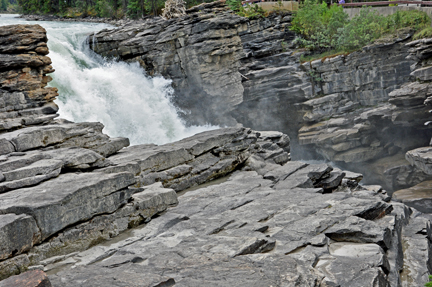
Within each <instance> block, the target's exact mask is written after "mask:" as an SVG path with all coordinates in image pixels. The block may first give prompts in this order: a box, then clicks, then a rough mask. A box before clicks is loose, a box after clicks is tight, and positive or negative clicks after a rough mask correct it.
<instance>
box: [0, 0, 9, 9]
mask: <svg viewBox="0 0 432 287" xmlns="http://www.w3.org/2000/svg"><path fill="white" fill-rule="evenodd" d="M8 4H9V1H8V0H1V3H0V10H1V11H6V10H7V8H8Z"/></svg>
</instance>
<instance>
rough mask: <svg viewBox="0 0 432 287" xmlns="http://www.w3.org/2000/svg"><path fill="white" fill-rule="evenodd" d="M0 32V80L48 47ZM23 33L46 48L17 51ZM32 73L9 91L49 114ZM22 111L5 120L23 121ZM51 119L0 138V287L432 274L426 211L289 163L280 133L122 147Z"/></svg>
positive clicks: (324, 170) (94, 126) (244, 131)
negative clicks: (0, 57) (3, 62)
mask: <svg viewBox="0 0 432 287" xmlns="http://www.w3.org/2000/svg"><path fill="white" fill-rule="evenodd" d="M210 5H216V6H217V5H220V4H218V3H216V4H210ZM201 7H203V6H201ZM204 7H207V6H204ZM195 9H200V8H199V7H198V8H195ZM224 13H225V12H224ZM228 14H229V13H227V17H228ZM229 17H231V16H229ZM279 20H280V19H279ZM242 21H243V20H242ZM23 27H24V28H23ZM197 27H198V26H197ZM0 33H3V34H4V35H6V36H4V38H0V41H4V42H5V43H15V44H13V45H12V44H11V46H10V47H9V46H7V45H3V47H8V48H7V49H8V51H15V52H16V53H15V52H10V53H12V54H8V53H9V52H6V48H4V51H5V52H4V53H3V54H4V55H5V56H4V58H5V59H12V60H8V61H9V62H8V63H9V64H8V66H5V68H4V74H0V76H2V75H9V72H10V71H15V70H14V69H15V68H14V67H16V66H17V65H23V64H22V62H21V60H20V59H21V58H32V57H42V56H40V55H38V54H37V53H38V52H37V51H38V50H39V51H40V50H41V49H40V48H41V47H42V48H46V36H44V35H45V31H44V30H43V29H42V28H41V27H40V26H5V27H1V28H0ZM22 34H24V36H25V38H26V39H35V38H37V37H39V38H37V39H39V40H37V41H36V40H34V41H33V40H29V41H28V42H25V41H24V40H17V41H16V42H13V41H14V40H13V39H24V36H23V35H22ZM38 35H39V36H38ZM32 41H33V42H32ZM253 41H255V40H254V39H253V38H251V40H250V43H252V42H253ZM25 43H30V44H25ZM279 44H280V43H279ZM26 45H27V46H26ZM15 46H16V47H15ZM14 47H15V48H14ZM26 47H27V48H26ZM250 47H253V45H252V44H251V45H250ZM0 49H2V48H0ZM252 50H254V49H252V48H251V51H252ZM257 50H258V49H255V51H257ZM14 53H15V54H14ZM44 53H45V52H44ZM45 54H46V53H45ZM43 57H45V58H43V59H44V61H45V62H46V64H47V63H49V60H48V58H47V57H46V56H43ZM13 59H15V60H13ZM38 59H39V58H38ZM14 61H16V62H17V63H15V62H14ZM33 61H36V60H31V61H28V62H26V63H27V64H26V65H28V66H29V67H27V66H23V67H22V66H19V67H20V70H19V71H18V72H20V71H21V72H22V73H27V72H25V71H28V70H27V69H30V70H31V68H30V67H33V66H32V65H33V64H32V63H33ZM47 65H48V64H47ZM252 66H253V65H252V64H251V68H250V73H251V74H254V73H255V76H256V77H257V79H258V78H259V77H258V76H259V73H258V72H256V71H257V70H256V69H255V68H252ZM37 67H39V66H37ZM42 69H43V70H42V72H43V71H44V70H46V69H45V68H42ZM266 69H268V68H266ZM284 69H286V67H285V68H282V70H284ZM254 71H255V72H254ZM18 72H17V73H18ZM266 73H267V71H266V72H265V73H263V74H262V76H263V78H261V81H266V80H265V79H266V77H268V74H267V76H265V75H266ZM35 75H36V74H35ZM37 75H39V76H37V77H36V76H35V77H33V78H29V77H27V76H26V75H24V74H21V76H20V77H19V78H20V81H21V83H20V84H19V85H18V86H19V87H21V86H22V87H25V86H29V85H30V83H32V85H33V86H32V87H33V89H31V88H28V89H27V90H25V91H24V90H23V92H22V93H21V94H19V93H15V94H10V93H9V91H10V89H8V88H7V87H5V86H1V87H0V88H1V89H2V90H1V92H2V95H8V97H9V98H10V97H12V98H13V99H15V98H14V97H17V98H20V99H21V98H23V99H25V100H26V101H27V102H26V103H27V104H28V105H27V106H26V107H31V108H28V109H36V110H38V109H37V107H38V105H39V107H44V106H45V105H46V104H48V103H49V104H50V105H54V104H53V103H52V100H53V97H51V96H50V97H48V98H46V97H44V100H42V99H41V98H32V97H31V96H29V95H33V94H34V93H36V92H37V93H38V94H40V95H48V94H49V92H47V91H51V92H53V91H55V90H53V89H46V88H45V86H44V85H45V84H46V76H45V75H44V74H43V73H41V71H39V74H37ZM249 76H251V75H249ZM5 77H6V76H5ZM251 78H252V76H251ZM268 79H270V78H268ZM6 80H7V79H6ZM6 80H5V78H0V82H2V83H4V82H6ZM299 85H300V86H301V84H299ZM300 86H298V87H296V88H295V89H297V88H299V87H300ZM251 91H252V90H251ZM8 93H9V94H8ZM13 108H14V109H16V110H14V111H16V113H10V114H5V115H9V116H10V118H9V116H8V117H6V116H5V120H4V122H10V121H13V120H14V119H17V118H19V117H18V116H22V115H24V116H26V115H27V114H26V113H23V112H22V111H24V110H25V109H24V108H20V106H19V105H17V106H13ZM20 109H21V110H20ZM51 112H52V111H51ZM51 112H50V113H48V114H49V116H50V118H49V119H47V120H44V121H39V122H35V121H33V122H31V121H27V120H24V119H22V120H21V121H20V125H14V126H13V127H11V126H8V128H7V129H6V128H5V129H3V130H2V131H0V143H1V144H2V149H1V151H2V155H0V240H1V242H2V244H1V245H0V280H2V279H6V278H7V279H6V280H4V281H1V282H0V286H14V285H13V284H15V285H17V284H18V285H21V286H23V285H26V286H51V283H50V281H51V282H52V283H53V286H79V285H82V284H85V285H89V286H135V285H136V284H137V282H140V283H139V284H140V286H141V285H142V286H173V285H176V284H177V285H183V286H194V285H202V284H203V283H204V282H205V283H206V284H207V285H214V286H220V285H227V286H273V285H277V286H282V285H287V286H291V285H298V286H401V285H404V284H407V282H410V283H412V282H415V283H414V284H416V285H421V284H423V283H424V282H426V280H427V272H428V271H429V272H430V271H431V270H432V268H431V267H432V264H431V259H430V255H429V253H427V252H425V251H426V250H430V248H431V242H432V237H431V234H432V232H431V230H430V222H429V218H428V217H427V215H424V214H421V213H419V212H418V211H416V210H414V209H411V208H409V207H408V206H406V205H404V204H402V203H398V202H391V200H390V197H389V196H388V195H387V193H386V192H385V191H383V190H382V188H381V187H379V186H361V185H359V181H360V180H361V179H362V175H360V174H355V173H352V172H348V171H343V170H340V169H337V168H333V167H331V166H329V165H327V164H325V163H321V164H307V163H303V162H299V161H290V139H289V137H288V136H287V135H285V134H283V133H281V132H269V131H266V132H257V131H254V130H251V129H249V128H244V127H242V126H235V127H231V128H224V129H219V130H215V131H208V132H203V133H200V134H197V135H195V136H192V137H189V138H186V139H183V140H180V141H178V142H175V143H170V144H165V145H161V146H156V145H151V144H150V145H149V144H146V145H137V146H131V147H127V146H128V145H129V141H128V139H125V138H109V137H108V136H107V135H105V134H103V133H102V129H103V125H102V124H100V123H79V124H76V123H72V122H67V121H65V120H54V117H55V116H56V115H55V112H54V113H51ZM5 126H6V125H5ZM217 178H220V179H219V181H218V182H210V183H208V184H207V186H200V185H201V184H203V183H207V182H209V181H211V180H213V179H217ZM192 187H193V188H192ZM189 188H191V189H189ZM182 191H183V193H184V194H183V195H181V194H182V193H177V192H182ZM180 195H181V196H180ZM134 227H138V228H135V229H132V230H128V229H131V228H134ZM125 231H127V232H125ZM120 233H123V234H122V236H119V237H117V238H115V239H114V237H116V236H117V235H119V234H120ZM107 240H112V241H110V242H105V241H107ZM402 242H404V243H405V245H404V246H402ZM100 243H103V244H100ZM359 264H360V265H359ZM359 266H362V268H359ZM26 270H32V271H30V272H26V273H23V272H24V271H26ZM41 270H44V271H47V272H48V271H49V274H51V275H49V276H48V277H49V280H48V279H47V278H46V275H45V274H44V273H43V272H42V271H41ZM404 272H405V273H404ZM20 273H23V274H22V275H20V276H13V275H16V274H20ZM55 273H57V274H55ZM11 276H12V277H11ZM8 277H9V278H8ZM221 278H223V280H224V281H221V280H222V279H221ZM83 282H85V283H83Z"/></svg>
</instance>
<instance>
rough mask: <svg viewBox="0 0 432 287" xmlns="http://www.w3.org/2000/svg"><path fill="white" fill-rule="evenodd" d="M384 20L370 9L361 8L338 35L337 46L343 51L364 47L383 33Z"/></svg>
mask: <svg viewBox="0 0 432 287" xmlns="http://www.w3.org/2000/svg"><path fill="white" fill-rule="evenodd" d="M385 25H386V21H385V18H384V17H383V16H381V15H379V14H378V12H377V11H376V10H372V9H371V8H370V7H368V8H362V9H361V10H360V13H359V14H358V15H356V16H355V17H354V18H353V19H352V20H351V21H350V22H349V23H348V24H347V25H346V26H345V27H343V29H341V30H340V34H339V35H338V40H337V44H338V46H339V47H342V48H343V49H344V50H353V49H358V48H360V47H363V46H366V45H368V44H370V43H372V42H373V41H374V40H375V39H378V38H379V37H380V36H381V35H383V33H384V28H383V27H384V26H385Z"/></svg>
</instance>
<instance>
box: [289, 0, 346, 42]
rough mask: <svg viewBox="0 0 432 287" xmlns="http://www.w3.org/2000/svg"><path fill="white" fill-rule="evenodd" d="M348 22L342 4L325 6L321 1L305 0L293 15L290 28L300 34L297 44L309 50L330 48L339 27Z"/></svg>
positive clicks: (335, 39)
mask: <svg viewBox="0 0 432 287" xmlns="http://www.w3.org/2000/svg"><path fill="white" fill-rule="evenodd" d="M347 23H348V14H346V13H344V12H343V8H342V6H338V5H332V6H330V8H327V4H326V3H325V2H323V3H322V4H319V3H318V2H317V0H306V1H305V2H304V3H303V5H302V6H301V7H300V9H299V11H298V12H297V14H296V15H295V17H294V19H293V21H292V26H291V30H292V31H294V32H296V33H298V34H301V35H302V37H301V38H297V40H296V41H297V44H299V45H300V46H301V47H305V48H307V49H310V50H316V49H321V50H322V49H331V48H332V47H335V46H336V44H337V38H338V37H337V36H338V32H339V29H340V28H343V27H344V25H346V24H347Z"/></svg>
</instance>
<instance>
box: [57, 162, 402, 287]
mask: <svg viewBox="0 0 432 287" xmlns="http://www.w3.org/2000/svg"><path fill="white" fill-rule="evenodd" d="M302 170H304V172H302V174H301V177H302V178H303V177H304V178H307V179H308V180H309V181H310V182H311V183H312V179H314V180H318V179H320V177H322V176H324V175H326V176H329V175H330V171H331V168H329V167H328V166H327V165H310V166H308V167H307V168H303V169H300V171H302ZM295 174H296V172H295V173H293V174H292V175H290V176H289V177H288V178H290V177H292V176H294V175H295ZM272 178H273V179H274V180H277V178H276V177H272ZM274 183H275V182H274V181H273V180H269V179H264V178H263V176H262V175H259V174H257V172H255V171H239V172H235V173H234V174H233V175H231V177H230V178H229V179H228V180H227V181H225V182H223V183H220V184H217V185H209V186H206V187H203V188H199V189H196V190H193V191H188V192H186V193H185V194H184V195H182V196H180V198H179V204H178V205H177V206H176V207H172V208H170V209H169V210H167V212H166V213H165V214H164V215H163V216H160V217H158V218H155V219H153V220H152V221H150V222H149V223H148V224H147V225H146V226H145V227H144V228H141V229H137V230H136V231H134V233H133V236H131V237H129V238H128V239H126V240H122V241H119V242H115V243H113V244H111V245H105V246H96V247H94V248H91V249H89V250H87V251H85V252H82V253H79V254H77V255H72V256H71V257H69V258H68V259H67V260H65V261H64V262H63V263H62V262H61V261H60V262H58V263H57V264H58V265H57V267H59V266H63V267H59V268H64V269H63V271H61V272H59V273H57V274H56V275H52V276H50V280H51V281H52V282H53V284H54V285H56V286H76V285H77V284H79V282H81V281H82V280H87V281H86V282H91V285H92V286H129V285H132V286H133V285H134V284H135V283H136V282H137V280H143V281H142V282H146V283H143V284H144V285H143V286H158V284H160V286H173V285H174V284H175V285H179V286H198V285H200V284H203V283H204V282H205V284H206V285H209V286H283V284H285V283H286V286H291V285H292V286H295V284H297V285H298V286H313V285H314V284H315V283H316V282H322V280H324V279H325V277H328V278H330V279H329V280H328V283H329V286H332V285H331V284H330V283H333V285H334V286H337V285H338V284H339V285H340V284H342V285H343V284H344V283H347V284H348V282H349V283H352V284H354V285H353V286H377V285H374V284H375V283H376V282H380V284H381V283H382V284H385V283H386V282H387V279H386V274H387V273H388V269H389V267H388V264H387V263H388V261H386V260H387V259H386V250H387V247H388V244H390V243H389V240H388V239H390V240H391V235H392V233H393V232H394V226H393V225H391V224H387V225H386V224H384V223H386V222H391V219H392V218H393V216H394V215H391V216H386V215H385V214H386V212H384V213H383V215H384V218H383V219H379V220H384V219H385V220H386V221H383V222H384V223H380V224H378V222H376V221H373V220H367V219H363V218H360V217H358V216H356V214H363V213H367V211H369V210H370V211H371V213H373V211H374V210H377V207H376V206H377V202H382V200H381V198H380V197H379V196H369V195H368V196H365V195H362V194H358V195H356V193H355V192H353V193H349V192H335V193H328V194H321V193H317V190H320V189H319V188H299V187H295V186H292V187H285V188H281V189H279V188H276V186H274ZM383 205H384V206H387V207H388V206H389V205H388V204H387V203H385V202H383ZM386 210H387V209H386ZM390 211H391V209H388V211H387V212H390ZM362 212H363V213H362ZM377 220H378V219H377ZM388 236H390V238H388ZM330 238H333V239H336V240H338V242H335V241H331V240H330ZM330 242H331V244H333V245H330V247H331V248H329V244H330ZM380 245H382V246H383V247H380ZM350 246H355V247H356V248H351V247H350ZM351 249H352V250H354V251H356V252H357V253H358V254H360V255H361V266H362V268H359V265H358V264H359V260H360V259H359V258H358V256H356V254H357V253H353V254H349V252H348V251H347V250H351ZM325 260H327V261H326V262H328V263H326V264H322V265H320V266H321V267H320V268H318V267H316V266H315V265H316V263H317V262H324V261H325ZM313 266H315V267H313ZM341 266H343V268H344V269H343V270H346V272H347V273H346V274H345V273H344V272H342V273H341V272H339V270H341V269H340V268H341ZM324 271H325V272H324ZM124 274H128V276H125V275H124ZM347 274H349V276H348V277H347V276H346V275H347ZM145 278H148V281H146V280H145ZM377 280H378V281H377ZM314 282H315V283H314ZM374 282H375V283H374ZM347 286H348V285H347ZM378 286H385V285H378Z"/></svg>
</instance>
